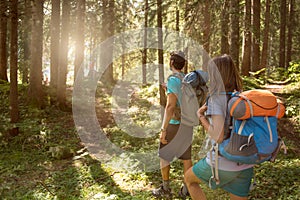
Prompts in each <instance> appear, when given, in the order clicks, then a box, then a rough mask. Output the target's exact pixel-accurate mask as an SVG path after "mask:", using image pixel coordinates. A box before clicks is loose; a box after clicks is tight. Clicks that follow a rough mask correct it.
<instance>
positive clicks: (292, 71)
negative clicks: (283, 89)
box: [288, 61, 300, 82]
mask: <svg viewBox="0 0 300 200" xmlns="http://www.w3.org/2000/svg"><path fill="white" fill-rule="evenodd" d="M288 77H289V79H291V81H293V82H299V81H300V61H298V62H291V63H290V66H289V68H288Z"/></svg>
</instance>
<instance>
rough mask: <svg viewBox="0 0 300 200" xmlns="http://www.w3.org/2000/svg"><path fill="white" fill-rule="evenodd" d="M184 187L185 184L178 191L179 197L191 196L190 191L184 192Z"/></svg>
mask: <svg viewBox="0 0 300 200" xmlns="http://www.w3.org/2000/svg"><path fill="white" fill-rule="evenodd" d="M183 187H184V186H182V187H181V188H180V190H179V192H178V197H179V198H181V199H186V198H187V197H189V196H190V193H189V192H186V193H184V192H183Z"/></svg>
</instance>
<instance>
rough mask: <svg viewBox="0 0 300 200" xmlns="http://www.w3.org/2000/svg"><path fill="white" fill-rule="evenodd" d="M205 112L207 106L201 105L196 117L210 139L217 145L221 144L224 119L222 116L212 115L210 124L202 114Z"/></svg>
mask: <svg viewBox="0 0 300 200" xmlns="http://www.w3.org/2000/svg"><path fill="white" fill-rule="evenodd" d="M206 110H207V106H206V105H203V106H202V107H201V108H199V110H198V112H197V115H198V117H199V120H200V122H201V124H202V126H203V127H204V129H205V130H206V131H207V132H208V134H209V135H210V137H211V138H212V139H213V140H215V141H216V142H217V143H221V142H222V141H223V137H224V117H223V116H222V115H212V116H211V120H212V123H211V124H210V123H209V121H208V120H207V118H206V117H205V115H204V112H205V111H206Z"/></svg>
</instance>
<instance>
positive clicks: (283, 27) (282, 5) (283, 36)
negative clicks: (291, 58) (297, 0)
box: [279, 0, 286, 67]
mask: <svg viewBox="0 0 300 200" xmlns="http://www.w3.org/2000/svg"><path fill="white" fill-rule="evenodd" d="M285 39H286V0H281V1H280V39H279V43H280V44H279V51H280V52H279V67H286V66H285V58H286V57H285V53H286V51H285V49H286V46H285V45H286V42H285Z"/></svg>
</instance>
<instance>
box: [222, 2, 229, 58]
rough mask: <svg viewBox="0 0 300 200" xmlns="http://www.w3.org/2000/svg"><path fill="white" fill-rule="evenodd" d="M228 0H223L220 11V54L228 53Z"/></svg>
mask: <svg viewBox="0 0 300 200" xmlns="http://www.w3.org/2000/svg"><path fill="white" fill-rule="evenodd" d="M229 8H230V5H229V0H224V2H223V5H222V12H221V16H222V17H221V54H229V36H228V35H229V12H228V10H229Z"/></svg>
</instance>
